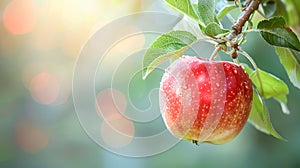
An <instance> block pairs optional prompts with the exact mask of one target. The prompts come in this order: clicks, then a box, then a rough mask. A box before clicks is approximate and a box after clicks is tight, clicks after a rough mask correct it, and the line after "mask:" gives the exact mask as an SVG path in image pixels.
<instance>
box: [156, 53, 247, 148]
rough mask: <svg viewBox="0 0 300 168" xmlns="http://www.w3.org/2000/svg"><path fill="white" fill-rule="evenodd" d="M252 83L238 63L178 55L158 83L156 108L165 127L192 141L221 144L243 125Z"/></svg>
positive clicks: (177, 135) (231, 137)
mask: <svg viewBox="0 0 300 168" xmlns="http://www.w3.org/2000/svg"><path fill="white" fill-rule="evenodd" d="M252 94H253V91H252V84H251V81H250V79H249V76H248V74H247V73H246V72H245V71H244V69H243V68H242V66H240V65H237V64H235V63H232V62H226V61H207V60H204V59H201V58H199V57H191V56H182V57H181V58H179V59H177V60H176V61H175V62H173V63H172V64H171V65H170V66H169V67H168V68H167V69H166V71H165V73H164V75H163V77H162V81H161V83H160V95H159V99H160V110H161V113H162V116H163V119H164V121H165V124H166V126H167V128H168V129H169V131H170V132H171V133H172V134H173V135H174V136H176V137H178V138H182V139H184V140H187V141H191V142H194V143H198V142H207V143H213V144H223V143H226V142H228V141H230V140H231V139H233V138H234V137H235V136H236V135H238V133H239V132H240V131H241V130H242V128H243V127H244V125H245V123H246V121H247V119H248V117H249V113H250V110H251V105H252V96H253V95H252Z"/></svg>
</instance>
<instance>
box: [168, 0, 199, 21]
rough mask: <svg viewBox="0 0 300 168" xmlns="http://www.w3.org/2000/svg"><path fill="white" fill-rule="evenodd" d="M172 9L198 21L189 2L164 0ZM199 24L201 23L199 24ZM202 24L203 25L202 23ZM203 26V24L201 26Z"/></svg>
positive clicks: (187, 0)
mask: <svg viewBox="0 0 300 168" xmlns="http://www.w3.org/2000/svg"><path fill="white" fill-rule="evenodd" d="M165 1H166V2H167V3H168V4H169V5H171V6H172V7H173V8H175V9H177V10H179V11H180V12H181V13H183V14H185V15H187V16H189V17H191V18H192V19H194V20H199V17H198V16H197V14H196V12H195V10H194V8H193V5H192V4H191V2H190V1H189V0H165ZM199 24H201V23H199ZM202 24H203V23H202ZM203 25H204V24H203Z"/></svg>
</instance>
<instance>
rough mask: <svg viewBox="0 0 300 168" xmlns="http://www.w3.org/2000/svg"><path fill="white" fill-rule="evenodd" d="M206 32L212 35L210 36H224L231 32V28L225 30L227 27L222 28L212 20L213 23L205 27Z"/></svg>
mask: <svg viewBox="0 0 300 168" xmlns="http://www.w3.org/2000/svg"><path fill="white" fill-rule="evenodd" d="M204 33H205V34H206V35H207V36H210V37H213V38H215V37H217V38H218V36H222V35H225V34H227V33H229V30H225V29H222V28H221V27H220V25H218V24H217V23H215V22H212V23H209V24H208V25H207V26H206V28H205V29H204Z"/></svg>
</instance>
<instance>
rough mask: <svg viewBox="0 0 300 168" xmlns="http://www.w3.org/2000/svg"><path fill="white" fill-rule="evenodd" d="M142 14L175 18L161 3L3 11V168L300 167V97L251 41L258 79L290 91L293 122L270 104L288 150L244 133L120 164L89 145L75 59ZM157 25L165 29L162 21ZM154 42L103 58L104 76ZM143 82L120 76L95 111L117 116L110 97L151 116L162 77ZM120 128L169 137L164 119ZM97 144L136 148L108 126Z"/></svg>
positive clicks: (13, 2)
mask: <svg viewBox="0 0 300 168" xmlns="http://www.w3.org/2000/svg"><path fill="white" fill-rule="evenodd" d="M141 11H161V12H172V11H170V9H168V8H166V5H165V4H164V3H163V1H160V0H155V1H150V0H130V1H122V0H111V1H106V0H85V1H83V0H1V1H0V16H1V17H0V22H1V24H0V167H1V168H10V167H28V168H29V167H30V168H36V167H45V168H47V167H49V168H50V167H51V168H52V167H70V168H71V167H72V168H75V167H109V168H114V167H121V166H122V167H132V168H135V167H137V168H142V167H143V168H144V167H145V168H148V167H149V168H150V167H166V166H168V167H184V166H186V167H198V168H199V167H201V168H210V167H257V168H259V167H264V168H265V167H272V168H274V167H295V168H296V167H300V144H299V142H300V131H299V128H300V110H299V109H300V104H299V100H300V91H299V90H298V89H296V88H295V87H293V86H292V84H291V83H290V82H289V80H288V77H287V74H286V73H285V71H284V69H283V67H282V66H281V64H280V62H279V59H278V57H277V56H276V54H275V52H274V50H273V48H272V47H271V46H269V45H268V44H266V43H265V42H264V41H263V40H262V39H261V37H260V36H259V35H258V34H254V33H253V34H250V35H249V36H248V39H247V40H248V42H247V44H246V45H244V46H243V48H244V50H246V51H247V52H248V53H249V54H250V55H251V56H253V59H255V61H256V63H257V64H258V66H259V67H260V68H261V69H263V70H265V71H268V72H271V73H272V74H275V75H276V76H278V77H279V78H281V79H283V80H284V81H285V82H286V83H287V84H288V85H289V88H290V94H289V95H288V101H289V102H288V107H289V109H290V111H291V114H290V115H284V114H283V113H282V112H281V108H280V105H279V104H278V103H277V102H275V101H272V100H270V101H267V105H268V108H269V111H270V115H271V120H272V122H273V125H274V127H275V128H276V129H277V130H278V132H279V133H280V134H281V135H282V136H283V137H285V138H286V139H287V140H288V141H280V140H277V139H275V138H273V137H271V136H268V135H265V134H263V133H261V132H258V131H256V130H255V128H254V127H252V126H251V125H250V124H249V123H247V124H246V127H245V128H244V129H243V131H242V132H241V133H240V134H239V135H238V136H237V137H236V138H235V139H234V140H232V141H231V142H229V143H227V144H225V145H210V144H201V145H200V146H195V145H193V144H190V143H188V142H185V141H184V142H180V143H178V144H177V145H176V146H174V147H173V148H171V149H170V150H168V151H165V152H163V153H160V154H158V155H154V156H149V157H144V158H130V157H124V156H120V155H117V154H114V153H111V152H109V151H108V150H106V149H104V148H102V147H100V146H99V145H97V144H96V143H95V142H93V141H92V140H91V139H90V138H89V136H88V135H87V134H86V133H85V131H84V129H83V128H82V127H81V125H80V123H79V120H78V118H77V116H76V112H75V109H74V105H73V101H72V73H73V70H74V66H75V63H76V58H77V57H78V56H79V55H80V50H81V48H82V47H83V46H84V44H85V42H86V41H87V40H88V39H89V37H90V36H91V35H92V34H93V33H94V32H96V31H97V30H98V29H99V28H100V27H101V26H103V25H105V24H107V23H109V22H110V21H112V20H113V19H115V18H118V17H120V16H124V15H128V14H132V13H135V12H141ZM158 21H159V22H163V21H161V20H159V18H158ZM132 28H133V29H135V27H132ZM120 29H121V28H120ZM152 41H153V38H151V37H147V36H143V35H139V36H137V37H135V38H133V39H129V40H127V41H124V42H123V43H122V44H120V45H119V46H115V48H114V49H112V50H111V51H110V53H108V55H111V57H109V56H107V59H108V62H109V63H108V64H106V65H105V67H103V68H104V69H105V68H106V69H109V68H110V67H111V66H112V67H113V65H114V63H115V61H114V59H116V58H119V57H121V58H122V59H125V58H126V54H127V55H128V52H131V51H132V50H134V51H136V50H141V49H143V47H145V46H147V44H149V43H151V42H152ZM205 52H207V51H204V53H205ZM223 57H224V59H226V56H224V55H222V58H223ZM136 60H141V58H140V57H139V58H133V59H128V60H127V59H126V65H127V67H135V66H140V65H141V63H140V62H138V61H136ZM243 61H245V60H244V59H241V62H243ZM120 71H122V69H121V68H120ZM109 72H111V73H112V72H113V71H109ZM124 74H125V73H124ZM110 75H111V74H110V73H108V74H104V76H97V79H99V80H100V81H101V80H105V79H107V78H109V76H110ZM115 75H116V74H115ZM129 75H132V74H129ZM140 75H141V74H139V72H137V74H135V75H133V76H124V75H123V76H122V75H121V76H119V77H118V75H116V78H117V79H116V80H118V81H119V83H120V82H121V83H120V84H119V83H117V84H116V86H115V88H114V89H113V90H110V89H108V87H109V85H105V84H101V82H100V83H98V85H99V86H98V87H97V88H96V92H97V93H96V94H97V101H100V102H99V104H98V105H99V106H100V107H99V108H103V110H104V111H105V110H107V109H108V110H109V109H111V108H113V107H111V106H113V105H112V104H110V103H111V102H110V101H109V98H110V94H111V92H114V94H117V95H118V96H117V97H118V101H119V102H121V105H120V106H121V107H123V106H122V102H123V104H125V106H124V109H123V111H126V110H128V108H127V109H126V100H127V99H129V100H131V102H132V104H133V105H134V106H135V107H137V108H140V109H147V107H148V106H149V100H148V94H149V92H150V91H151V90H152V89H153V88H158V86H159V79H160V77H161V75H162V72H160V71H157V72H155V73H154V74H153V75H152V77H150V79H148V80H147V82H145V81H142V80H141V78H139V76H140ZM128 78H129V79H130V82H129V83H126V85H128V89H129V91H128V94H124V93H122V89H120V88H122V81H124V82H128V81H126V79H128ZM97 79H96V80H97ZM96 83H97V82H96ZM118 89H119V90H120V91H118ZM123 89H124V88H123ZM125 89H126V87H125ZM151 96H154V98H153V97H152V98H151V100H153V102H152V103H153V104H152V106H153V108H154V110H156V113H157V112H158V111H157V110H158V109H159V108H158V107H159V106H158V101H157V97H156V98H155V96H157V92H153V95H151ZM105 100H106V101H105ZM101 102H102V104H101ZM127 107H128V103H127ZM113 110H115V109H113ZM150 112H151V111H150ZM108 113H109V112H108ZM105 115H110V114H104V116H105ZM117 117H118V116H117ZM124 122H125V123H127V125H129V126H128V127H127V130H125V132H126V131H127V133H129V134H132V135H137V134H138V135H139V136H144V135H152V134H155V133H157V132H159V131H161V130H164V129H165V126H164V125H163V123H162V120H161V118H160V117H159V118H158V119H157V120H155V121H153V122H152V123H151V122H150V123H149V124H147V123H142V124H141V123H137V122H134V121H128V120H126V121H124ZM121 126H122V125H121ZM103 130H104V131H103ZM99 134H100V128H99ZM101 135H102V136H105V135H107V137H108V139H106V140H105V137H104V142H106V143H108V145H111V146H113V147H116V148H117V147H118V146H124V145H127V144H128V143H130V142H131V141H130V140H131V139H125V140H124V141H116V142H114V141H113V140H112V139H109V138H111V137H110V136H112V135H110V133H109V131H108V132H107V130H106V132H105V129H104V126H103V128H101Z"/></svg>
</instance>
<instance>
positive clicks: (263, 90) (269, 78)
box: [243, 64, 290, 114]
mask: <svg viewBox="0 0 300 168" xmlns="http://www.w3.org/2000/svg"><path fill="white" fill-rule="evenodd" d="M243 66H244V68H245V70H246V72H247V73H248V74H249V75H250V79H251V81H252V82H253V84H254V85H255V87H256V88H257V90H258V92H259V93H260V95H261V96H262V97H263V98H266V99H268V98H274V99H275V100H277V101H278V102H279V103H280V105H281V107H282V111H283V113H285V114H289V113H290V112H289V110H288V108H287V105H286V103H287V98H286V95H287V94H289V88H288V86H287V85H286V84H285V83H284V82H283V81H282V80H280V79H279V78H277V77H276V76H274V75H272V74H270V73H267V72H265V71H262V70H260V69H258V72H255V71H253V70H252V69H251V68H249V67H248V66H247V65H245V64H244V65H243ZM257 73H258V74H259V77H260V78H259V77H258V75H257ZM259 80H261V83H260V82H259Z"/></svg>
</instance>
